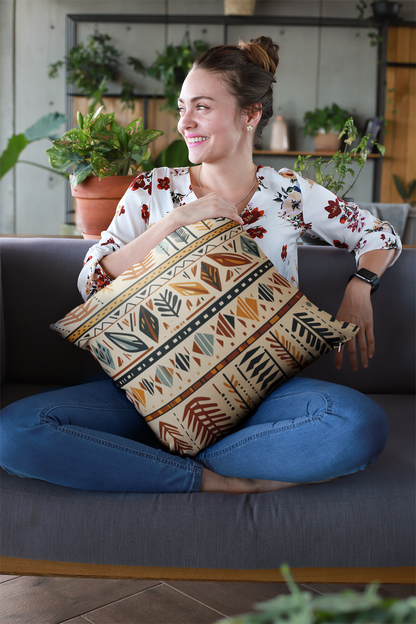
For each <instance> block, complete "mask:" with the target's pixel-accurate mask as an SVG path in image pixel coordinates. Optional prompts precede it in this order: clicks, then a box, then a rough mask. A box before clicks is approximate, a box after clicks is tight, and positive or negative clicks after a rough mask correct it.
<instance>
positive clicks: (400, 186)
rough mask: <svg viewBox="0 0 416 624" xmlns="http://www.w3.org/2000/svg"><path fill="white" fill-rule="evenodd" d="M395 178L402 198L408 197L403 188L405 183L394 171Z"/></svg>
mask: <svg viewBox="0 0 416 624" xmlns="http://www.w3.org/2000/svg"><path fill="white" fill-rule="evenodd" d="M393 179H394V184H395V185H396V189H397V192H398V194H399V195H400V197H401V198H402V199H406V193H405V190H404V188H403V184H402V182H401V180H400V179H399V178H398V177H397V176H396V175H395V174H394V173H393Z"/></svg>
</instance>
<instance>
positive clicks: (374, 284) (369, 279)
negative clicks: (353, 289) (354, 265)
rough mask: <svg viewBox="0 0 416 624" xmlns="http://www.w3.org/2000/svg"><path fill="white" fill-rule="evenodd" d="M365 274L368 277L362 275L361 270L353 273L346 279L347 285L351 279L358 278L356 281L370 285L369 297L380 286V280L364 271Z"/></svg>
mask: <svg viewBox="0 0 416 624" xmlns="http://www.w3.org/2000/svg"><path fill="white" fill-rule="evenodd" d="M366 273H367V274H369V275H364V274H363V271H362V270H361V269H358V271H356V272H355V273H353V274H352V275H351V276H350V278H349V279H348V283H349V282H350V281H351V280H352V278H353V277H358V279H360V280H363V281H364V282H367V284H371V293H370V294H371V295H372V294H373V293H375V292H376V290H377V288H378V287H379V286H380V280H379V279H378V275H377V274H376V273H373V272H372V271H369V270H368V269H366Z"/></svg>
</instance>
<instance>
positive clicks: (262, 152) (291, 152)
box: [253, 149, 380, 158]
mask: <svg viewBox="0 0 416 624" xmlns="http://www.w3.org/2000/svg"><path fill="white" fill-rule="evenodd" d="M253 154H259V155H260V156H315V157H316V158H319V157H320V156H329V157H331V156H333V155H334V154H335V152H324V151H322V152H297V151H296V150H286V151H273V150H261V149H260V150H253ZM368 158H380V154H368Z"/></svg>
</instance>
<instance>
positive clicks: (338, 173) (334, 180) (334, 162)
mask: <svg viewBox="0 0 416 624" xmlns="http://www.w3.org/2000/svg"><path fill="white" fill-rule="evenodd" d="M357 136H358V130H357V128H356V127H355V125H354V120H353V118H352V117H350V118H349V119H347V121H346V122H345V123H344V125H343V127H342V130H341V132H340V133H339V135H338V138H339V139H342V138H343V137H346V138H345V139H344V150H343V151H337V152H336V153H335V154H334V155H333V156H332V157H331V158H328V159H324V158H322V157H319V158H315V159H313V161H311V160H310V158H311V156H310V155H308V156H298V158H297V160H296V162H295V164H294V170H295V171H297V172H298V173H300V174H301V175H302V176H305V174H306V172H307V171H308V169H309V168H310V167H314V169H315V172H314V173H315V180H316V181H317V182H318V184H321V185H322V186H325V187H326V188H327V189H329V190H330V191H332V192H333V193H335V195H338V196H340V197H341V198H343V197H345V196H346V195H347V193H348V192H349V191H350V190H351V189H352V187H353V186H354V184H355V183H356V181H357V179H358V176H359V175H360V173H361V171H362V170H363V168H364V165H365V163H366V161H367V156H368V154H369V152H370V150H371V149H372V147H373V146H375V147H377V149H378V150H379V152H380V154H381V155H382V156H384V153H385V147H384V146H383V145H380V144H379V143H377V142H376V141H375V139H374V137H373V136H372V135H370V134H366V135H365V136H363V137H362V138H361V139H360V140H359V142H358V144H357V145H356V146H355V147H353V148H352V147H351V145H352V144H353V143H354V142H355V141H356V140H357ZM353 162H354V163H357V165H358V166H359V171H358V173H357V174H355V172H354V170H353V169H352V167H351V165H352V163H353ZM348 175H351V176H353V180H352V182H351V184H350V185H349V186H348V188H347V190H346V191H344V186H345V185H346V184H347V182H346V178H347V176H348Z"/></svg>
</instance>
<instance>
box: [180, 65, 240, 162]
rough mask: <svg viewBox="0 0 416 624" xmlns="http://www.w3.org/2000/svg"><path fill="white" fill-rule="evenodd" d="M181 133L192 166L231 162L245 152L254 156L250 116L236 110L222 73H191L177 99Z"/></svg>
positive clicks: (196, 70) (199, 70)
mask: <svg viewBox="0 0 416 624" xmlns="http://www.w3.org/2000/svg"><path fill="white" fill-rule="evenodd" d="M178 106H179V113H180V120H179V123H178V130H179V132H180V133H181V135H182V136H183V137H184V139H185V141H186V144H187V146H188V151H189V160H190V161H191V162H193V163H201V162H207V163H213V162H219V161H221V160H223V159H224V160H228V159H229V158H232V156H233V155H234V154H236V155H238V154H239V155H241V150H242V149H249V150H250V153H251V144H250V137H249V136H247V135H248V134H249V133H248V132H247V120H246V117H247V115H244V114H242V113H240V112H239V111H238V110H237V106H236V102H235V100H234V97H233V96H232V95H231V94H230V93H229V91H228V89H227V88H226V86H225V83H224V82H223V80H221V78H220V76H219V74H213V73H211V72H208V71H205V70H203V69H194V70H192V71H191V72H190V73H189V74H188V76H187V77H186V79H185V82H184V83H183V85H182V90H181V94H180V97H179V100H178Z"/></svg>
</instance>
